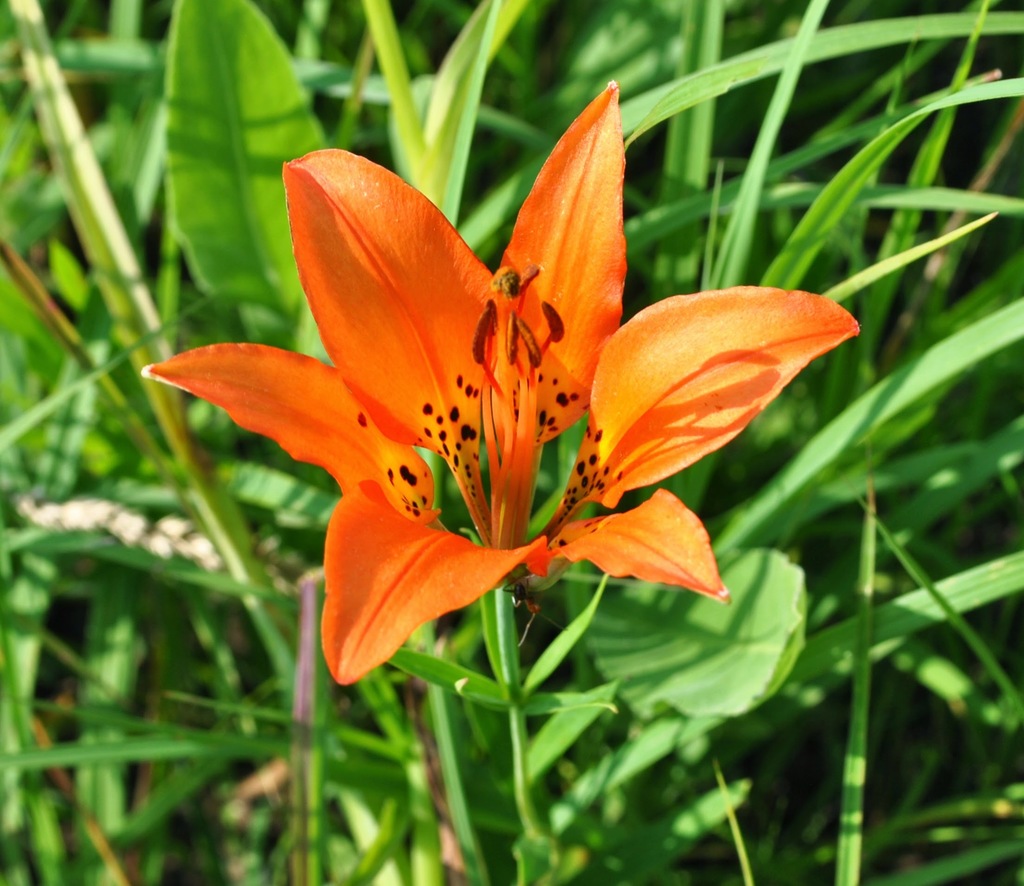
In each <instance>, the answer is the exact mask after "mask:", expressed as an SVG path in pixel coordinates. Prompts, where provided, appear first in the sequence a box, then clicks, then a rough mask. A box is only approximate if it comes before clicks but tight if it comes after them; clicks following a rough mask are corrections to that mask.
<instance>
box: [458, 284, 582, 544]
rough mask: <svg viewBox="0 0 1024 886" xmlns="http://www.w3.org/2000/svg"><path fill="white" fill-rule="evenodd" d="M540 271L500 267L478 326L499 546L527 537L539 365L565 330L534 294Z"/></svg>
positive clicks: (476, 349) (476, 346) (476, 345)
mask: <svg viewBox="0 0 1024 886" xmlns="http://www.w3.org/2000/svg"><path fill="white" fill-rule="evenodd" d="M540 273H541V269H540V268H539V267H537V265H533V264H530V265H527V266H526V268H525V269H524V270H523V272H522V273H520V272H519V271H517V270H516V269H515V268H512V267H508V266H505V267H501V268H499V269H498V270H497V272H496V273H495V274H494V277H493V278H492V279H491V291H492V292H493V293H494V295H495V297H494V298H489V299H488V300H487V302H486V304H485V305H484V310H483V312H482V313H481V315H480V318H479V320H477V324H476V329H475V330H474V333H473V342H472V354H473V360H474V361H476V362H477V363H478V364H479V365H480V366H481V367H483V370H484V378H485V380H486V381H485V390H484V391H483V397H482V405H483V417H484V435H485V437H486V441H487V458H488V470H489V473H490V486H491V524H492V532H491V537H492V540H493V544H494V545H495V546H496V547H515V546H517V545H519V544H522V543H523V541H525V538H526V528H527V525H528V523H529V516H530V514H529V511H530V505H531V503H532V500H533V484H534V479H535V476H536V470H537V464H538V461H539V457H540V443H539V438H540V432H541V430H542V427H541V425H540V424H539V423H538V417H537V411H538V405H537V386H538V369H540V367H541V364H542V363H543V361H544V355H545V353H547V350H548V348H549V347H550V346H551V344H552V343H553V342H557V341H560V340H561V339H562V338H563V336H564V335H565V325H564V324H563V322H562V318H561V317H560V316H559V314H558V311H557V310H555V307H554V305H551V304H549V303H547V302H544V301H539V300H537V299H536V298H534V300H533V301H532V302H531V301H530V298H529V296H530V293H529V286H530V283H531V281H533V280H534V279H535V278H536V277H537V275H538V274H540ZM527 318H530V319H529V320H528V319H527ZM542 324H543V325H542ZM538 331H539V332H540V334H539V335H538Z"/></svg>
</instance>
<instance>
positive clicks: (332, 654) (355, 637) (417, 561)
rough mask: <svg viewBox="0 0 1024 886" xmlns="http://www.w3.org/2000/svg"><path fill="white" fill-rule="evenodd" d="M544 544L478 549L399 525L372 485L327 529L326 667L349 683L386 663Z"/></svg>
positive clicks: (347, 500) (348, 499) (407, 523)
mask: <svg viewBox="0 0 1024 886" xmlns="http://www.w3.org/2000/svg"><path fill="white" fill-rule="evenodd" d="M546 544H547V541H546V539H544V538H539V539H537V540H536V541H534V542H533V543H531V544H530V545H527V546H525V547H521V548H516V549H514V550H503V549H496V548H483V547H479V546H478V545H475V544H473V543H472V542H471V541H470V540H469V539H467V538H464V537H463V536H461V535H456V534H454V533H452V532H446V531H444V530H439V529H431V528H429V527H427V526H423V525H420V524H418V523H414V522H412V521H411V520H405V519H403V518H402V517H401V516H400V515H399V514H397V513H396V512H395V511H394V509H393V508H391V507H389V506H388V505H387V504H386V503H385V502H384V500H383V499H382V498H381V495H380V490H379V489H378V488H377V487H376V486H375V485H374V484H372V483H364V484H362V485H361V486H360V487H359V488H358V489H357V490H356V491H355V492H352V493H349V494H347V495H346V496H345V497H344V498H342V500H341V502H340V503H339V504H338V507H337V508H336V509H335V511H334V515H333V516H332V517H331V523H330V526H329V527H328V529H327V545H326V550H325V552H324V571H325V574H326V576H327V600H326V602H325V604H324V613H323V622H322V626H321V635H322V639H323V647H324V655H325V656H326V658H327V666H328V667H329V668H330V671H331V673H332V674H333V675H334V679H335V680H337V681H338V682H339V683H353V682H355V681H356V680H358V679H359V678H360V677H362V676H363V675H364V674H365V673H366V672H367V671H369V670H370V669H371V668H374V667H376V666H377V665H379V664H382V663H383V662H385V661H387V659H388V658H390V657H391V655H392V654H393V653H394V652H395V650H397V649H398V648H399V647H400V646H401V645H402V644H403V643H404V642H405V640H406V639H407V638H408V637H409V635H410V634H411V633H412V632H413V631H414V630H415V629H416V628H417V627H419V626H420V625H422V624H424V623H426V622H428V621H431V620H432V619H435V618H437V617H438V616H440V615H443V614H444V613H446V612H451V611H452V610H454V609H459V608H461V607H463V606H467V605H468V604H470V603H472V602H473V601H474V600H476V599H477V598H478V597H481V596H483V594H484V593H485V592H486V591H488V590H489V589H490V588H492V587H495V586H496V585H497V584H498V583H499V582H500V581H501V580H502V579H503V578H504V577H505V575H507V574H508V572H509V571H511V570H512V569H514V568H515V567H516V566H518V565H519V564H520V563H522V562H523V561H524V559H526V558H527V557H530V556H532V555H533V554H534V552H535V551H536V550H538V549H541V548H544V547H546Z"/></svg>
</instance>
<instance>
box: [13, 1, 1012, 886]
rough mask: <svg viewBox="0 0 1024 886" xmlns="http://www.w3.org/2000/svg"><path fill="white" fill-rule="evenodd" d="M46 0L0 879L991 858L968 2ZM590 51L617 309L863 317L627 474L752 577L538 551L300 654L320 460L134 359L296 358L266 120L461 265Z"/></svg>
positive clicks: (1001, 841) (295, 289) (973, 36)
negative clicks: (641, 475) (465, 590)
mask: <svg viewBox="0 0 1024 886" xmlns="http://www.w3.org/2000/svg"><path fill="white" fill-rule="evenodd" d="M42 13H43V14H44V17H43V18H40V17H39V10H38V7H37V2H36V0H12V2H11V3H10V4H3V6H2V8H0V241H2V253H0V257H2V265H3V271H2V272H0V883H2V884H4V886H7V884H11V886H22V884H26V886H27V884H30V883H43V884H65V883H74V884H78V883H82V884H107V883H118V884H120V883H140V884H141V883H146V884H149V883H195V884H200V883H201V884H217V883H224V884H227V883H232V884H234V883H245V884H249V883H252V884H263V883H318V882H331V883H380V884H416V886H419V884H430V883H443V882H458V876H459V874H457V873H456V872H457V871H462V872H464V874H463V875H464V877H465V879H466V881H468V882H470V883H492V884H500V883H512V882H517V881H518V882H521V883H539V882H548V883H576V884H586V883H594V884H608V883H658V884H660V883H665V884H669V883H671V884H676V883H679V884H720V883H736V884H739V883H748V882H753V883H761V884H774V883H798V884H799V883H808V884H817V883H824V882H829V881H834V882H836V883H838V884H853V883H857V882H864V883H869V884H875V886H881V884H887V883H899V884H913V883H922V884H924V883H928V884H937V883H958V884H959V883H978V884H981V883H985V884H1007V886H1010V884H1020V883H1024V764H1022V760H1024V737H1022V732H1024V730H1022V727H1024V723H1022V710H1024V706H1022V701H1021V689H1020V687H1021V686H1022V685H1024V654H1022V652H1021V643H1020V637H1021V636H1022V634H1024V614H1022V605H1021V601H1022V599H1024V596H1022V591H1024V554H1022V553H1021V550H1022V548H1024V543H1022V530H1021V527H1022V525H1024V488H1022V487H1024V484H1022V476H1024V474H1022V473H1021V464H1022V462H1024V387H1022V385H1021V377H1022V376H1021V366H1024V342H1022V339H1024V253H1022V250H1021V246H1020V244H1021V243H1024V178H1022V175H1021V170H1022V169H1024V134H1022V130H1024V113H1022V111H1021V108H1022V107H1024V102H1022V99H1024V79H1022V78H1024V69H1022V68H1021V59H1022V58H1024V13H1022V12H1019V11H1017V10H1016V9H1015V7H1014V4H1009V3H998V2H992V3H979V2H975V3H966V2H964V3H960V4H942V3H925V4H921V3H911V2H905V0H882V2H874V3H865V2H860V0H835V2H833V3H827V2H818V0H812V2H800V0H778V2H773V3H764V4H736V3H730V4H724V3H721V2H709V3H698V2H692V0H691V2H682V3H675V2H669V0H657V2H640V0H626V2H623V0H598V2H587V3H583V2H578V0H570V2H567V3H557V4H556V3H540V2H532V3H531V2H529V0H506V2H505V3H502V4H500V5H496V6H493V7H492V6H491V5H490V4H489V3H483V4H481V5H480V6H479V7H474V6H473V5H472V4H470V3H460V2H456V0H445V2H429V0H420V2H413V3H404V4H389V3H388V2H387V0H364V2H363V3H362V4H356V3H333V4H332V3H328V2H326V0H304V2H303V3H301V4H298V3H286V2H283V0H261V2H258V3H256V2H251V0H215V2H212V0H211V2H202V3H200V2H198V0H175V2H173V3H166V4H148V3H142V2H139V0H118V2H113V3H110V4H107V3H102V2H99V0H79V2H76V3H71V4H52V3H47V4H44V5H43V9H42ZM56 62H59V66H58V65H57V64H56ZM996 71H999V72H1000V73H999V74H996V73H995V72H996ZM612 79H614V80H617V81H618V82H619V83H620V86H621V97H622V111H623V120H624V126H625V131H626V135H627V142H628V149H627V154H626V159H627V169H626V233H627V238H628V243H629V266H630V269H629V275H628V277H627V282H626V294H625V309H626V313H627V315H630V314H633V313H635V312H636V311H638V310H639V309H640V308H642V307H643V306H645V305H647V304H649V303H651V302H653V301H657V300H658V299H660V298H663V297H665V296H668V295H672V294H675V293H680V292H692V291H696V290H698V289H701V288H707V287H710V286H718V285H730V284H733V283H738V282H745V283H761V284H764V285H778V286H786V287H798V288H802V289H806V290H810V291H815V292H822V293H827V294H829V295H830V296H832V297H834V298H837V299H840V300H842V301H843V304H844V305H845V306H846V307H847V308H848V309H849V310H851V312H853V313H854V314H855V316H856V317H857V318H858V319H859V321H860V323H861V326H862V333H861V336H860V337H859V338H858V339H856V340H854V341H851V342H849V343H847V344H845V345H844V346H843V347H841V348H840V349H838V350H837V351H835V352H834V353H831V354H829V355H827V356H826V357H825V358H823V359H821V360H819V361H817V362H816V363H815V364H814V365H813V366H812V367H811V368H810V369H809V370H807V371H805V372H804V373H803V374H802V375H801V376H800V377H799V378H798V379H797V381H796V382H794V383H793V384H792V385H791V386H790V387H789V388H788V389H787V391H786V392H785V393H784V394H783V396H782V397H781V398H780V399H779V400H778V401H777V402H776V403H775V404H774V405H773V406H772V407H771V408H770V409H769V410H768V411H767V412H766V413H765V414H764V415H763V416H761V417H760V418H759V419H758V420H757V421H756V422H755V423H754V424H753V425H752V426H751V427H750V428H749V429H748V430H747V431H746V432H744V433H743V434H742V435H741V436H740V437H739V438H737V439H736V440H735V441H734V442H732V443H731V444H730V445H729V446H727V447H726V448H725V449H723V450H722V451H721V452H719V453H716V454H715V455H713V456H711V457H709V458H707V459H705V460H704V461H702V462H701V463H699V464H698V465H695V466H694V467H693V468H691V469H689V470H687V471H686V472H684V473H683V474H682V475H680V476H678V477H675V478H671V479H670V480H668V481H666V483H665V485H666V486H667V487H668V488H669V489H671V490H672V491H674V492H676V493H677V494H678V495H681V496H682V497H683V498H684V499H685V500H686V501H687V503H688V504H689V505H690V506H691V507H692V508H694V509H695V510H696V511H698V513H700V514H701V516H702V518H703V519H704V520H705V522H706V523H707V525H708V527H709V530H710V532H711V536H712V538H713V540H714V541H715V543H716V550H717V551H718V553H719V555H720V556H721V558H722V563H723V570H725V571H726V574H727V575H729V574H732V575H733V576H736V577H737V578H736V581H737V587H741V586H742V587H744V588H746V587H747V584H749V593H750V595H751V598H750V599H751V600H753V601H756V604H757V606H756V608H754V609H753V610H752V611H754V612H760V613H761V615H760V616H758V618H757V619H756V620H753V621H746V622H744V621H743V619H742V612H741V610H744V609H745V607H741V606H735V607H733V608H732V610H725V612H726V614H725V615H722V614H721V613H719V614H718V615H715V616H709V615H707V613H705V612H704V610H702V609H701V608H700V606H699V605H698V603H695V602H693V600H692V598H690V597H686V596H681V595H677V594H676V592H674V591H669V590H665V589H663V588H651V587H648V586H642V585H640V584H639V583H637V582H631V581H624V580H618V579H611V580H609V581H608V582H607V585H606V586H605V585H603V584H601V581H602V576H599V575H596V574H594V573H593V572H592V571H587V570H584V569H578V570H574V571H572V572H571V573H569V574H568V575H567V576H566V579H565V580H564V581H563V582H561V583H560V584H559V585H557V586H555V587H554V588H552V589H549V590H548V591H546V592H545V595H544V608H543V612H542V613H541V614H540V616H538V618H537V619H536V621H535V622H534V623H533V625H532V626H531V628H530V632H529V634H528V636H527V638H526V641H525V642H524V643H523V645H522V647H521V648H519V649H517V648H516V647H515V642H514V639H515V638H518V637H519V636H520V635H521V632H522V629H523V627H524V626H525V619H526V617H527V616H526V613H525V612H524V611H523V610H515V609H513V608H512V600H511V595H510V594H507V593H504V592H498V593H495V594H492V595H490V596H488V597H486V598H485V599H484V600H483V601H481V603H480V604H478V605H475V606H473V607H470V608H469V609H468V610H466V611H464V612H461V613H457V614H455V615H453V616H450V617H446V618H445V619H442V620H441V622H439V623H438V624H437V625H436V626H433V627H431V628H429V629H425V630H423V631H421V632H420V633H419V634H417V635H416V636H415V637H414V638H413V640H412V641H411V642H410V644H409V645H408V646H407V647H406V648H405V649H403V650H402V651H401V652H400V653H399V654H398V655H396V656H395V659H394V661H393V663H392V664H390V665H387V666H384V667H382V668H380V669H378V670H376V671H374V672H372V673H371V674H370V675H369V676H367V677H366V678H364V679H363V680H361V681H360V682H359V683H357V684H356V685H354V686H352V687H346V688H341V687H337V686H334V685H333V683H332V682H331V680H330V677H329V676H328V675H327V673H326V670H325V668H324V666H323V662H322V658H321V654H320V651H319V643H318V640H317V628H316V616H317V611H318V606H319V603H318V601H317V599H316V593H317V591H316V589H315V582H314V581H313V580H312V579H310V578H308V577H307V578H306V579H305V580H304V579H302V576H304V575H306V576H308V575H309V571H310V570H315V569H316V568H317V567H319V566H320V565H321V563H322V552H323V536H324V531H325V528H326V525H327V520H328V518H329V515H330V512H331V509H332V507H333V504H334V502H335V500H336V496H337V490H336V489H335V488H334V487H333V483H332V481H331V480H330V478H329V477H328V476H327V475H326V474H324V473H323V472H321V471H319V470H317V469H315V468H312V467H310V466H308V465H301V464H296V463H294V462H292V461H291V460H290V459H289V458H288V457H287V456H286V455H285V454H284V453H283V452H282V451H281V450H279V449H278V448H277V447H276V446H275V445H274V444H272V443H270V442H268V441H266V440H263V439H262V438H256V437H254V436H253V435H251V434H248V433H245V432H243V431H241V430H239V429H238V428H237V427H235V426H234V425H233V424H232V423H231V422H230V420H229V419H228V418H227V417H226V415H224V414H223V413H221V412H219V411H218V410H216V409H214V408H213V407H210V406H208V405H207V404H205V403H202V402H187V401H186V400H185V398H182V397H179V396H177V394H176V392H175V391H173V390H172V389H170V388H167V387H164V386H159V385H154V384H151V383H148V382H144V381H143V380H142V379H141V378H140V377H139V371H138V370H139V369H140V368H141V367H142V366H143V365H145V364H146V363H149V362H153V361H154V360H159V359H162V358H163V357H165V356H166V355H169V354H171V353H175V352H177V351H179V350H182V349H184V348H187V347H193V346H196V345H200V344H206V343H211V342H224V341H240V340H253V341H260V342H264V343H268V344H274V345H278V346H281V347H287V348H290V349H293V350H299V351H303V352H306V353H310V354H313V355H316V356H321V357H322V356H323V354H322V350H321V347H320V344H319V341H318V338H317V334H316V329H315V326H314V325H313V323H312V322H311V319H310V317H309V315H308V311H307V310H306V307H305V303H304V299H303V298H302V294H301V288H300V287H299V285H298V278H297V275H296V274H295V270H294V266H293V263H292V259H291V250H290V243H289V239H288V228H287V216H286V213H285V204H284V194H283V189H282V188H281V183H280V169H281V164H282V163H283V162H284V161H286V160H289V159H293V158H294V157H296V156H298V155H299V154H302V153H304V152H306V151H309V150H314V149H316V148H319V147H326V146H336V147H345V148H347V149H349V150H353V151H355V152H357V153H360V154H364V155H366V156H368V157H370V158H371V159H373V160H374V161H376V162H378V163H381V164H383V165H385V166H387V167H389V168H392V169H395V170H397V171H399V172H400V173H401V174H402V175H404V176H405V177H406V178H407V179H408V180H409V181H411V182H412V183H413V184H415V185H416V186H417V187H418V188H420V189H421V190H422V191H424V193H426V194H428V196H430V197H431V198H432V199H433V200H434V201H435V202H436V203H437V204H438V205H439V206H442V208H443V209H444V210H445V212H446V213H447V214H448V216H449V217H450V218H452V219H453V220H455V221H456V222H457V224H458V227H459V229H460V231H461V232H462V234H463V236H464V237H465V238H466V239H467V241H468V242H469V243H470V245H471V246H472V247H473V248H474V249H475V250H476V251H477V252H478V254H480V255H481V256H482V257H483V258H484V260H485V261H487V262H488V263H489V264H490V265H491V266H496V265H497V263H498V261H499V260H500V256H501V251H502V249H503V248H504V245H505V242H506V239H507V236H508V233H509V231H510V230H511V225H512V222H513V221H514V219H515V214H516V212H517V211H518V207H519V205H520V203H521V201H522V198H523V196H524V195H525V193H526V192H527V191H528V189H529V187H530V185H531V184H532V181H533V178H534V175H535V174H536V171H537V169H538V168H539V166H540V164H541V162H542V161H543V159H544V157H545V156H546V155H547V152H548V151H549V149H550V147H551V146H552V145H553V144H554V142H555V140H556V139H557V138H558V136H559V135H560V134H561V132H562V131H563V130H564V129H565V127H566V125H567V124H568V123H569V122H570V121H571V120H572V119H573V118H574V117H575V115H576V114H577V113H578V112H579V111H580V110H581V109H582V108H583V106H584V105H585V104H586V102H587V101H589V100H590V99H591V98H592V97H593V96H595V95H596V94H597V93H598V92H600V90H601V89H602V88H604V86H605V84H606V83H607V82H608V81H609V80H612ZM992 212H997V213H999V214H998V215H997V216H996V217H995V218H993V219H983V217H984V216H986V215H987V214H989V213H992ZM976 221H977V222H979V223H978V224H974V222H976ZM549 448H550V450H551V451H550V452H548V453H546V454H545V460H544V462H543V471H542V475H541V482H540V486H539V488H538V492H537V499H536V500H537V502H544V501H546V500H548V499H549V498H550V497H552V496H557V495H558V493H559V492H560V482H561V481H560V480H559V477H560V476H564V471H562V470H561V468H563V467H564V466H565V465H566V464H571V463H572V459H573V456H574V452H575V450H574V447H573V446H572V444H571V442H570V441H568V440H564V439H563V440H561V442H560V443H559V445H558V446H556V447H549ZM556 450H557V451H556ZM440 495H441V497H442V498H443V501H444V503H445V508H446V511H445V515H446V523H449V517H451V520H450V525H458V523H459V516H460V515H459V512H458V508H459V505H458V504H457V502H458V500H459V496H458V493H457V491H456V490H455V489H454V487H451V488H449V487H446V486H443V487H442V488H441V489H440ZM867 502H872V507H871V508H870V509H869V508H868V506H867V504H866V503H867ZM175 516H177V517H184V518H187V519H188V520H189V521H190V522H191V523H192V525H193V527H194V531H193V532H192V533H190V534H188V535H187V536H186V537H185V538H184V540H182V539H179V538H178V537H177V536H175V535H174V526H175V524H173V523H170V522H167V521H166V520H165V518H168V517H175ZM160 521H164V522H160ZM133 527H134V529H133ZM166 553H172V556H170V557H169V558H166V557H165V556H163V555H164V554H166ZM755 567H759V568H760V570H761V571H760V572H758V569H757V568H755ZM729 570H732V572H731V573H730V572H729ZM756 574H759V575H760V576H761V578H760V580H759V582H758V580H755V579H754V578H749V576H750V575H756ZM743 576H747V578H743V579H742V581H741V578H742V577H743ZM748 579H749V581H748ZM744 582H746V584H745V583H744ZM300 588H301V589H302V591H301V593H300ZM745 592H746V591H745ZM752 605H753V604H752ZM783 615H784V616H785V617H782V616H783ZM714 618H719V619H721V621H719V622H716V621H714ZM709 619H710V620H709ZM776 622H777V624H776ZM438 643H439V644H440V646H441V647H443V651H442V652H441V653H439V654H438V653H436V649H437V648H438V645H437V644H438ZM488 653H490V656H489V654H488ZM716 656H719V657H717V658H716ZM491 657H493V660H492V658H491ZM704 681H706V682H704ZM716 681H718V682H716ZM737 699H739V701H737Z"/></svg>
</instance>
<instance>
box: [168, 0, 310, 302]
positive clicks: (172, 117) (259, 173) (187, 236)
mask: <svg viewBox="0 0 1024 886" xmlns="http://www.w3.org/2000/svg"><path fill="white" fill-rule="evenodd" d="M166 90H167V104H168V116H167V154H168V158H167V159H168V194H169V199H170V209H171V218H172V223H173V224H174V227H175V229H176V230H177V232H178V235H179V237H180V238H181V240H182V242H183V245H184V248H185V252H186V255H187V257H188V262H189V267H190V268H191V269H192V272H193V274H195V276H196V277H197V278H198V280H199V281H200V284H201V285H202V287H203V288H204V289H205V290H206V291H208V292H210V293H216V294H217V295H219V296H222V297H225V298H230V299H232V300H240V301H255V302H261V303H263V304H268V305H273V306H280V307H282V308H284V309H285V310H292V309H294V308H295V307H296V306H297V305H298V304H299V303H300V302H301V300H302V289H301V287H300V286H299V279H298V275H297V273H296V271H295V262H294V260H293V258H292V247H291V238H290V236H289V233H288V217H287V213H286V208H285V198H284V185H283V183H282V180H281V165H282V163H284V162H285V161H287V160H291V159H294V158H295V157H299V156H302V155H303V154H305V153H307V152H309V151H312V150H315V149H317V148H319V147H321V146H322V143H323V136H322V134H321V132H320V128H319V125H318V124H317V122H316V120H315V118H314V117H313V116H312V114H311V113H310V110H309V107H308V103H307V99H306V96H305V94H304V93H303V91H302V89H301V88H300V87H299V84H298V81H297V80H296V78H295V74H294V73H293V70H292V65H291V60H290V57H289V55H288V52H287V50H286V48H285V46H284V44H283V43H282V42H281V41H280V39H279V38H278V37H277V35H276V34H275V33H274V31H273V29H272V28H271V26H270V24H269V23H268V22H267V20H266V19H265V18H264V16H263V15H262V13H260V12H259V11H258V10H257V9H256V8H255V7H254V6H253V5H252V4H251V3H249V2H248V0H180V2H179V3H178V5H177V7H176V8H175V12H174V19H173V21H172V23H171V34H170V41H169V47H168V63H167V84H166Z"/></svg>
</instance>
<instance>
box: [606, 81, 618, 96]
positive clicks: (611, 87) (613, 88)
mask: <svg viewBox="0 0 1024 886" xmlns="http://www.w3.org/2000/svg"><path fill="white" fill-rule="evenodd" d="M608 91H609V92H610V93H612V94H615V93H616V92H618V91H619V81H618V80H609V81H608Z"/></svg>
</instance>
